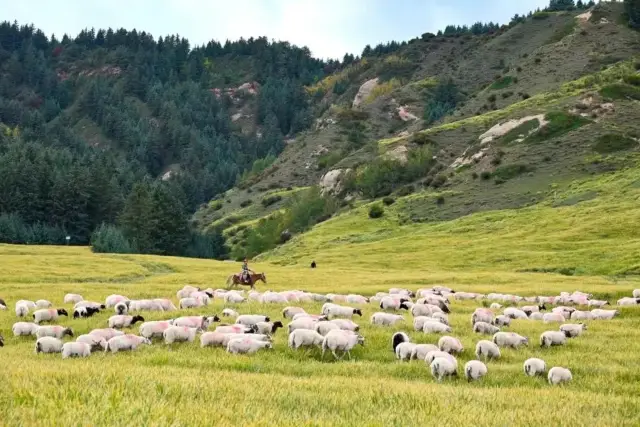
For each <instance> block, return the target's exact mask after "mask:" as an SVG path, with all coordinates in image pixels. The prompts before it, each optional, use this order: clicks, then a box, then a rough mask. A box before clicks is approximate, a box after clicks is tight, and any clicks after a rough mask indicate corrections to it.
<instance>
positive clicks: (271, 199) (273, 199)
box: [260, 194, 282, 208]
mask: <svg viewBox="0 0 640 427" xmlns="http://www.w3.org/2000/svg"><path fill="white" fill-rule="evenodd" d="M280 200H282V196H280V195H278V194H274V195H272V196H265V197H264V198H263V199H262V201H261V202H260V203H261V204H262V206H264V207H265V208H266V207H267V206H271V205H273V204H275V203H278V202H279V201H280Z"/></svg>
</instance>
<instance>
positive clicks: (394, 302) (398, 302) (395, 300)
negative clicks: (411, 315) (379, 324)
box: [380, 296, 409, 310]
mask: <svg viewBox="0 0 640 427" xmlns="http://www.w3.org/2000/svg"><path fill="white" fill-rule="evenodd" d="M408 302H409V300H408V299H407V298H401V297H393V296H386V297H383V298H382V299H381V300H380V308H381V309H382V310H400V309H405V310H408V309H409V306H408V305H407V303H408Z"/></svg>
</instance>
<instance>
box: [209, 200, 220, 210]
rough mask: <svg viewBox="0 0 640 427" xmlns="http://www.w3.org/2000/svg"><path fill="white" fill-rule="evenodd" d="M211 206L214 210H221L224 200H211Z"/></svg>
mask: <svg viewBox="0 0 640 427" xmlns="http://www.w3.org/2000/svg"><path fill="white" fill-rule="evenodd" d="M209 206H210V207H211V209H213V210H214V211H219V210H220V209H222V202H221V201H220V200H216V201H215V202H211V204H210V205H209Z"/></svg>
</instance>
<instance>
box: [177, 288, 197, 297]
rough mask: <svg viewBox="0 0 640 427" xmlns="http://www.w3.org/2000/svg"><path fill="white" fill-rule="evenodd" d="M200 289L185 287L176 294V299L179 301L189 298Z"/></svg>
mask: <svg viewBox="0 0 640 427" xmlns="http://www.w3.org/2000/svg"><path fill="white" fill-rule="evenodd" d="M199 291H200V288H196V287H193V286H189V285H185V286H184V287H183V288H182V289H180V290H179V291H178V292H176V297H177V298H178V299H179V300H181V299H182V298H189V297H190V296H191V294H193V293H195V292H199Z"/></svg>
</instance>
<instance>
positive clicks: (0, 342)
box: [0, 335, 4, 347]
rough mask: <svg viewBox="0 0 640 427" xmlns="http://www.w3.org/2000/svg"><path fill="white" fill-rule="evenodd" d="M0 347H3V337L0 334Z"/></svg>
mask: <svg viewBox="0 0 640 427" xmlns="http://www.w3.org/2000/svg"><path fill="white" fill-rule="evenodd" d="M0 347H4V338H3V337H2V335H0Z"/></svg>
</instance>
